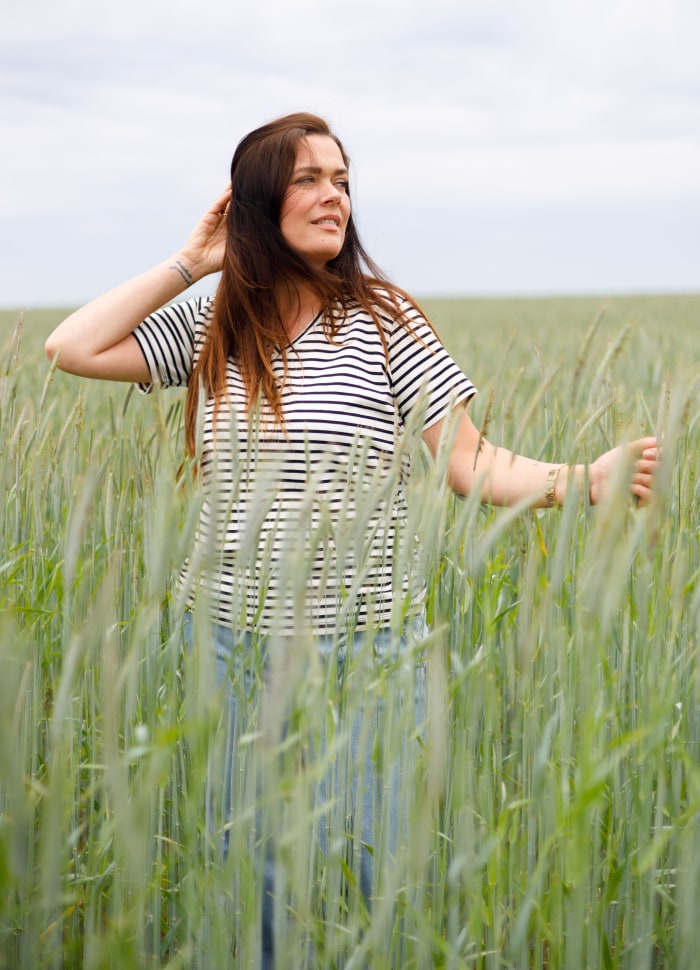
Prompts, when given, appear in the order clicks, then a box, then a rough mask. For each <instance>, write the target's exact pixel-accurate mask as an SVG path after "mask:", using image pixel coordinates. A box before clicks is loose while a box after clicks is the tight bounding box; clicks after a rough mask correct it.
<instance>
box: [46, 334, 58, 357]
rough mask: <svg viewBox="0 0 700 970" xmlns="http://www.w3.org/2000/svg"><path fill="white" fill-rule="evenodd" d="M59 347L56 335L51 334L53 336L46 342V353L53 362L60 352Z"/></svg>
mask: <svg viewBox="0 0 700 970" xmlns="http://www.w3.org/2000/svg"><path fill="white" fill-rule="evenodd" d="M59 349H60V348H59V346H58V342H57V341H56V340H55V339H54V335H53V334H51V336H50V337H49V338H48V339H47V341H46V343H45V344H44V353H45V354H46V356H47V357H48V358H49V360H50V361H51V363H53V361H54V358H55V357H56V354H57V353H58V352H59Z"/></svg>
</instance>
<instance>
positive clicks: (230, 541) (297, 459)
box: [134, 297, 475, 635]
mask: <svg viewBox="0 0 700 970" xmlns="http://www.w3.org/2000/svg"><path fill="white" fill-rule="evenodd" d="M406 307H408V313H409V316H410V319H411V325H412V331H409V330H407V329H406V328H405V327H404V326H401V325H399V324H398V323H396V321H395V320H392V319H389V318H387V317H386V315H385V314H383V315H381V320H382V325H383V328H384V336H385V339H386V343H387V346H388V359H387V354H386V353H385V349H384V346H383V344H382V340H381V337H380V334H379V332H378V330H377V327H376V324H375V323H374V321H373V320H372V318H371V317H370V316H369V315H368V314H367V313H366V312H365V311H364V310H362V309H361V308H359V307H358V308H357V309H355V310H349V311H347V312H346V313H345V314H344V317H343V319H342V322H341V324H340V327H339V329H338V331H337V334H336V336H335V337H334V338H333V340H332V341H329V340H328V338H327V337H326V335H325V334H324V331H323V325H322V320H321V317H320V316H319V317H317V318H316V319H314V320H313V321H311V322H310V323H309V325H308V326H307V327H306V329H305V330H304V331H303V332H302V333H301V334H299V336H297V337H296V338H295V339H294V341H292V343H291V344H290V345H289V347H288V348H287V362H288V375H287V380H286V383H285V384H284V386H283V389H282V407H283V413H284V418H285V427H284V429H281V428H280V427H279V426H278V425H277V424H275V423H274V422H273V421H272V419H271V418H270V417H269V416H268V417H267V419H266V418H265V415H264V413H263V415H262V417H261V416H260V415H258V414H257V413H254V414H248V413H247V408H246V400H247V395H246V390H245V387H244V385H243V381H242V379H241V375H240V371H239V369H238V367H237V365H236V363H235V362H234V361H233V360H230V361H229V363H228V376H227V391H228V398H227V399H222V400H221V401H220V403H219V409H218V413H217V416H216V425H215V426H214V421H213V412H214V407H213V401H212V400H211V399H210V400H207V401H206V402H205V404H204V407H203V416H202V427H201V461H200V469H201V474H202V483H203V491H204V500H203V506H202V510H201V514H200V520H199V527H198V531H197V538H196V543H195V548H194V550H193V553H192V555H191V556H190V557H189V559H188V561H187V563H186V564H185V566H184V567H183V570H182V572H181V575H180V583H181V584H183V586H184V589H185V592H186V595H187V596H188V599H189V601H190V602H191V603H194V601H195V600H197V602H199V601H200V598H201V597H205V598H206V601H207V602H208V608H209V609H210V610H211V613H212V617H213V618H214V619H215V620H216V621H218V622H220V623H223V624H226V625H227V626H232V627H234V628H236V629H239V630H251V631H255V630H257V631H261V632H276V633H280V634H285V635H286V634H295V633H299V632H301V631H304V632H310V633H314V634H323V633H326V634H328V633H334V632H341V631H343V630H345V629H347V628H348V627H350V626H352V628H354V629H362V628H364V627H366V626H368V625H373V626H377V627H379V626H389V625H391V622H392V608H393V607H396V606H397V604H398V605H399V606H400V607H401V608H403V607H404V606H405V604H406V601H407V600H408V603H409V606H410V604H411V601H413V602H414V605H415V602H416V601H417V600H418V599H419V596H420V582H419V581H418V580H417V578H416V577H414V576H413V575H412V566H411V564H412V562H413V559H414V556H413V552H414V550H413V548H412V542H413V541H414V537H413V536H409V535H408V534H407V533H408V532H409V531H410V530H408V529H406V528H405V526H406V522H407V506H406V497H405V491H404V486H405V479H406V474H407V461H406V454H407V444H406V440H407V438H408V437H410V436H408V435H406V434H404V431H405V429H406V426H407V424H409V425H415V424H416V419H418V422H419V427H418V429H417V431H418V433H420V431H422V430H423V429H425V428H427V427H429V426H430V425H431V424H434V423H435V422H436V421H438V420H440V419H441V418H443V417H445V416H446V415H447V414H448V413H449V411H450V410H451V409H452V408H453V407H454V405H455V404H457V403H459V402H462V401H466V400H467V399H468V398H470V397H471V396H472V395H473V394H474V393H475V388H474V386H473V385H472V383H471V382H470V381H469V380H468V379H467V378H466V377H465V376H464V374H463V373H462V372H461V370H460V369H459V367H458V366H457V365H456V363H455V362H454V361H453V359H452V358H451V357H450V356H449V354H448V353H447V351H446V350H445V349H444V347H443V346H442V344H441V343H440V341H439V340H438V338H437V337H436V336H435V333H434V332H433V330H432V328H431V327H430V326H429V325H428V324H427V322H426V321H425V320H424V319H423V318H422V316H421V315H420V314H419V312H418V311H417V310H416V309H415V308H413V307H409V305H408V304H406ZM212 310H213V299H212V298H211V297H201V298H198V299H192V300H188V301H186V302H184V303H179V304H174V305H171V306H167V307H164V308H162V309H160V310H158V311H156V312H155V313H153V314H152V315H151V316H150V317H148V318H147V319H146V320H144V321H143V323H141V324H140V325H139V327H138V328H137V330H136V331H135V333H134V336H135V337H136V340H137V341H138V344H139V346H140V347H141V350H142V351H143V354H144V357H145V358H146V361H147V363H148V367H149V370H150V372H151V376H152V380H153V383H157V384H160V385H162V386H163V387H168V386H182V385H186V384H187V382H188V380H189V378H190V375H191V373H192V368H193V364H194V362H195V361H196V359H197V354H198V353H199V350H200V348H201V346H202V342H203V340H204V338H205V336H206V330H207V326H208V325H209V322H210V320H211V315H212ZM272 365H273V367H274V369H275V371H276V372H277V373H278V374H279V377H280V380H281V379H282V375H283V362H282V357H281V355H280V354H277V355H275V357H274V358H273V360H272ZM150 387H151V385H143V386H142V388H141V389H142V390H144V391H148V390H149V389H150ZM412 412H413V418H411V415H412ZM414 437H415V436H414ZM394 615H395V616H396V614H394Z"/></svg>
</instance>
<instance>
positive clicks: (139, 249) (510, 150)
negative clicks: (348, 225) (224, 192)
mask: <svg viewBox="0 0 700 970" xmlns="http://www.w3.org/2000/svg"><path fill="white" fill-rule="evenodd" d="M10 4H11V5H10ZM8 6H9V9H8ZM698 51H700V3H698V0H677V2H674V0H657V2H651V0H622V2H618V0H585V2H576V0H523V2H519V0H504V2H498V0H483V2H480V0H354V2H351V3H346V4H331V3H328V2H327V0H325V2H321V0H249V2H245V3H244V2H242V0H196V2H192V0H190V2H186V3H185V2H180V0H167V2H164V3H156V2H154V0H118V2H117V3H110V4H102V3H100V2H98V0H92V2H77V0H61V2H60V3H59V2H56V0H9V4H8V5H6V7H5V9H4V11H3V15H2V30H1V31H0V146H1V148H0V247H1V250H2V251H1V253H0V306H5V307H17V306H23V307H30V306H39V305H55V304H62V305H68V304H75V303H80V302H82V301H85V300H87V299H89V298H90V297H92V296H94V295H96V294H98V293H99V292H101V291H102V290H104V289H106V288H108V287H110V286H112V285H115V284H116V283H118V282H120V281H121V280H123V279H125V278H127V277H129V276H131V275H133V274H135V273H137V272H139V271H140V270H142V269H145V268H147V267H148V266H149V265H151V264H153V263H155V262H158V261H160V260H161V259H164V258H166V257H167V256H169V255H170V254H171V253H172V252H173V251H174V250H175V249H176V248H177V247H178V246H179V245H180V244H181V243H182V242H183V241H184V239H185V238H186V236H187V234H188V232H189V230H190V228H191V225H192V224H193V223H194V222H195V221H196V219H197V218H198V216H199V214H200V213H201V212H202V211H203V210H204V209H205V208H206V207H207V206H208V205H209V203H210V201H212V200H213V199H214V198H215V197H216V195H217V194H218V193H219V192H220V190H221V189H222V188H223V187H224V185H225V184H226V182H227V181H228V172H229V166H230V160H231V156H232V154H233V150H234V148H235V146H236V144H237V142H238V141H239V140H240V138H241V137H243V135H245V134H246V133H247V132H248V131H249V130H250V129H252V128H254V127H257V126H258V125H259V124H261V123H263V122H265V121H268V120H270V119H271V118H274V117H276V116H278V115H281V114H285V113H287V112H289V111H297V110H309V111H314V112H317V113H320V114H322V115H324V116H325V117H327V118H328V119H329V121H330V122H331V123H332V125H333V126H334V128H335V130H336V131H337V133H338V134H339V135H340V137H341V138H342V139H343V141H344V143H345V146H346V148H347V150H348V152H349V154H350V156H351V158H352V162H353V168H352V173H351V178H352V192H353V199H354V205H355V213H356V217H357V220H358V224H359V228H360V232H361V235H362V237H363V240H364V242H365V245H366V247H367V249H368V250H369V252H370V253H371V254H372V255H373V257H374V258H375V259H376V261H377V262H378V263H379V264H380V265H381V266H382V267H383V268H384V270H385V271H386V272H387V273H389V275H390V276H391V277H392V278H393V279H394V280H395V281H396V282H397V283H399V284H401V285H402V286H404V287H405V288H406V289H408V290H410V291H412V292H414V293H415V294H416V295H417V296H427V295H435V294H445V295H451V294H454V295H461V294H464V295H470V294H483V295H501V294H513V295H520V294H548V293H576V294H578V293H596V294H609V293H620V292H659V291H666V292H673V291H694V292H700V56H698Z"/></svg>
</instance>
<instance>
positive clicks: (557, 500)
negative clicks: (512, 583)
mask: <svg viewBox="0 0 700 970" xmlns="http://www.w3.org/2000/svg"><path fill="white" fill-rule="evenodd" d="M445 432H446V421H445V420H442V421H438V422H437V423H436V424H434V425H432V426H431V427H429V428H428V429H427V430H426V431H425V432H424V433H423V438H424V440H425V442H426V444H427V445H428V447H429V448H430V450H431V452H432V453H433V456H437V455H438V452H439V450H440V448H442V447H449V448H450V452H449V456H448V457H447V475H448V481H449V484H450V486H451V487H452V488H453V489H454V490H455V491H456V492H459V493H460V494H461V495H469V494H470V493H471V492H472V491H473V490H474V488H475V487H476V488H479V489H480V493H481V498H482V500H483V501H484V502H488V503H490V504H492V505H515V504H516V503H517V502H520V501H523V500H525V499H528V498H530V499H531V500H532V502H531V504H532V507H533V508H546V507H548V506H552V505H562V504H563V503H564V499H565V497H566V494H567V491H568V490H569V489H570V488H576V489H577V491H579V492H580V491H581V489H582V488H583V487H584V482H585V480H586V469H585V466H584V465H558V464H552V463H548V462H542V461H536V460H535V459H532V458H526V457H524V456H523V455H516V454H514V453H513V452H511V451H508V450H507V449H505V448H497V447H495V446H494V445H492V444H491V443H490V442H488V441H486V440H485V439H484V438H482V437H481V436H480V434H479V431H478V429H477V428H476V427H475V425H474V423H473V422H472V420H471V418H470V417H469V415H468V414H467V412H466V410H465V409H463V408H460V409H459V413H458V414H457V415H456V428H455V429H454V433H453V435H451V436H450V440H449V442H447V441H446V440H444V439H443V436H444V437H445V439H446V438H447V435H446V434H445ZM626 450H627V452H628V454H629V457H630V459H631V460H632V466H631V469H630V491H631V494H632V495H634V496H636V499H637V500H638V502H639V504H640V505H646V504H647V503H648V502H649V500H650V498H651V489H652V483H653V476H654V469H655V467H656V462H657V460H658V451H657V444H656V439H655V438H640V439H639V440H637V441H634V442H631V443H630V444H629V445H620V446H618V447H617V448H613V449H612V450H611V451H608V452H605V454H603V455H601V456H600V457H599V458H597V459H596V460H595V461H594V462H592V463H591V464H590V465H589V466H588V486H589V497H590V501H591V503H592V504H594V505H595V504H597V503H598V502H600V501H601V499H602V498H603V496H604V495H605V492H606V490H607V488H608V484H609V481H610V478H611V476H612V474H613V472H614V470H615V468H616V467H617V466H618V465H619V463H620V462H621V461H625V460H626V457H627V455H626Z"/></svg>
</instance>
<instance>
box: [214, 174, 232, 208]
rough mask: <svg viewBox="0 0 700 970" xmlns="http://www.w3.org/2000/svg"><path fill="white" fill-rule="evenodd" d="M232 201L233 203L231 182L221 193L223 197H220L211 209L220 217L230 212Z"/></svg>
mask: <svg viewBox="0 0 700 970" xmlns="http://www.w3.org/2000/svg"><path fill="white" fill-rule="evenodd" d="M230 201H231V183H230V182H229V184H228V185H227V186H226V188H225V189H224V191H223V192H222V193H221V195H220V196H219V197H218V199H217V200H216V202H215V203H214V204H213V206H212V207H211V211H212V212H214V213H216V214H217V215H220V216H223V215H225V214H226V212H227V210H228V206H229V202H230Z"/></svg>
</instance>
